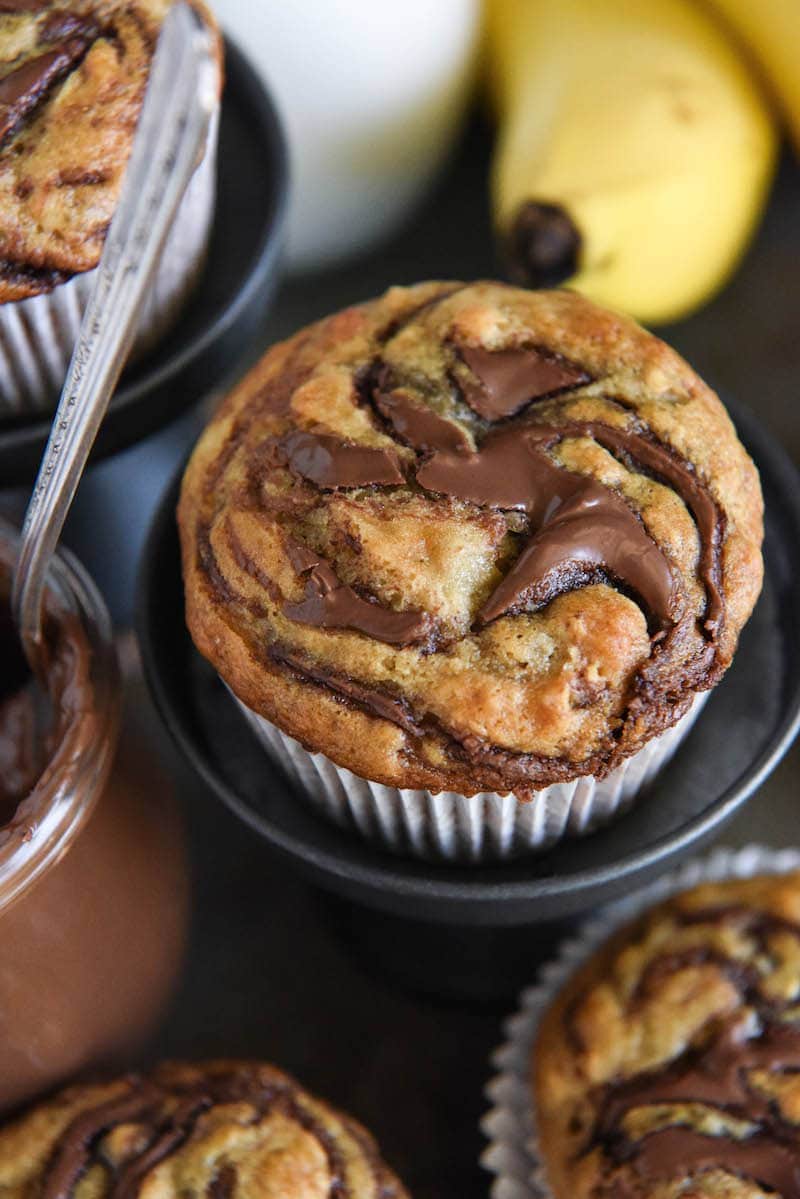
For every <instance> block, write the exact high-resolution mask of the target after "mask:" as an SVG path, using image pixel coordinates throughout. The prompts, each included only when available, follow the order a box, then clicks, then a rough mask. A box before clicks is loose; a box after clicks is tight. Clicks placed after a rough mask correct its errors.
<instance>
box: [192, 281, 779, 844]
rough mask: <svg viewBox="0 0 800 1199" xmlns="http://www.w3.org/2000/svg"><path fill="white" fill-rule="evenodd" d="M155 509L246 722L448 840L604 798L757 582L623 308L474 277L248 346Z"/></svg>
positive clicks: (536, 822)
mask: <svg viewBox="0 0 800 1199" xmlns="http://www.w3.org/2000/svg"><path fill="white" fill-rule="evenodd" d="M179 522H180V528H181V539H182V547H183V568H184V577H185V585H186V610H187V619H188V623H189V627H190V629H191V632H192V635H193V638H194V640H195V643H196V645H197V646H198V648H199V649H200V651H201V652H202V653H203V654H204V655H205V656H206V657H207V658H208V659H209V661H210V662H211V663H212V664H213V665H214V667H215V668H216V669H217V671H218V672H219V673H220V675H221V676H222V678H223V679H224V680H225V682H226V683H227V685H228V686H229V688H230V689H231V690H232V691H233V693H234V694H235V695H236V696H237V697H238V699H239V700H240V701H241V703H242V704H243V705H244V706H245V707H246V709H247V711H248V712H249V713H250V718H251V719H252V721H253V723H254V725H255V726H256V727H257V729H258V731H259V732H260V734H261V736H262V737H263V739H264V741H265V743H266V744H268V745H269V746H271V747H272V749H273V750H274V752H275V755H276V756H277V757H278V758H279V760H282V761H284V762H285V763H286V764H287V765H288V766H289V767H290V768H291V769H293V770H294V772H295V774H296V775H297V776H298V777H299V778H300V779H301V780H302V781H303V783H304V784H305V789H306V791H307V792H308V793H309V794H310V795H311V797H312V799H316V800H317V802H319V803H321V804H324V805H325V806H326V809H327V810H329V811H331V812H332V814H334V815H336V816H337V817H338V818H339V819H341V820H348V819H349V820H351V821H352V820H354V821H355V822H356V823H357V824H358V826H359V827H360V828H361V829H362V830H363V831H364V832H366V833H368V834H370V835H373V836H377V837H380V838H381V839H382V840H383V841H384V842H385V843H387V844H389V845H391V846H395V847H398V846H399V847H403V848H406V849H411V850H413V851H415V852H420V853H426V854H442V855H444V856H448V857H468V858H470V857H471V858H476V857H484V856H493V855H494V856H496V855H505V854H507V853H511V852H516V851H518V850H520V849H522V848H527V847H529V846H541V845H544V844H547V843H550V842H552V841H553V840H554V839H555V838H556V837H558V836H560V835H561V834H562V833H563V832H564V831H565V830H566V829H567V828H568V827H573V828H585V827H588V826H590V825H592V824H593V823H596V822H597V820H599V819H601V818H603V817H608V816H609V815H610V814H612V813H613V812H614V811H615V810H618V808H619V806H620V805H621V804H622V803H624V802H627V801H628V800H629V799H630V798H631V796H632V795H633V794H634V793H635V791H636V790H637V789H638V788H640V787H641V785H642V784H643V782H644V781H646V779H647V778H648V777H650V775H651V774H652V773H653V771H654V770H655V769H656V768H657V767H658V766H659V765H660V764H661V763H662V762H663V761H664V760H665V758H666V755H667V754H668V753H669V752H670V751H671V750H672V749H673V748H674V746H675V744H676V741H677V739H678V738H679V737H680V736H682V735H683V734H684V733H685V731H686V729H687V728H688V724H689V723H690V721H691V719H692V718H693V716H694V715H695V714H696V712H697V708H698V697H701V696H702V693H704V692H706V691H707V690H708V689H709V688H711V687H713V686H714V684H715V683H716V682H717V681H718V680H719V679H720V678H721V676H722V675H723V673H724V672H725V670H726V668H727V667H728V665H729V663H730V661H731V658H732V656H733V653H734V650H735V648H736V644H737V639H738V637H739V633H740V631H741V628H742V626H743V625H744V623H745V621H746V620H747V618H748V616H749V615H750V612H751V610H752V607H753V604H754V602H755V600H756V597H757V596H758V593H759V589H760V586H761V575H762V564H761V552H760V545H761V538H762V500H761V492H760V487H759V481H758V475H757V472H756V470H755V468H754V466H753V464H752V462H751V461H750V459H749V457H748V456H747V454H746V453H745V451H744V449H743V448H742V446H741V445H740V443H739V441H738V440H737V438H736V434H735V431H734V429H733V427H732V425H731V422H730V420H729V419H728V417H727V415H726V413H725V411H724V409H723V407H722V405H721V404H720V402H719V400H718V399H717V397H716V396H715V395H714V393H713V392H711V391H710V390H709V388H708V387H706V386H705V385H704V384H703V383H702V382H701V380H700V379H698V377H697V376H696V375H695V374H694V372H693V371H692V370H691V369H690V368H689V367H688V366H687V365H686V363H685V362H683V361H682V360H681V359H680V358H679V357H678V356H677V354H675V353H674V352H673V351H672V350H670V349H669V348H668V347H667V346H666V345H664V343H663V342H661V341H659V340H658V339H657V338H655V337H653V336H652V335H650V334H649V333H646V332H645V331H644V330H643V329H641V328H639V327H638V326H637V325H635V324H634V323H633V322H632V321H630V320H628V319H626V318H624V317H622V316H617V315H614V314H612V313H609V312H606V311H604V310H603V309H600V308H597V307H596V306H594V305H593V304H591V303H590V302H588V301H587V300H585V299H583V298H581V297H580V296H578V295H574V294H571V293H569V292H529V291H521V290H516V289H514V288H510V287H505V286H503V285H501V284H496V283H477V284H473V285H462V284H455V283H430V284H423V285H420V286H418V287H412V288H393V289H391V290H390V291H389V292H387V293H386V295H384V296H383V297H381V298H380V299H378V300H375V301H373V302H371V303H366V304H363V305H360V306H358V307H354V308H350V309H347V310H345V311H344V312H340V313H339V314H337V315H335V316H332V317H330V318H329V319H327V320H323V321H321V322H320V323H319V324H317V325H314V326H311V327H310V328H308V329H305V330H303V331H301V332H300V333H298V334H297V335H296V336H295V337H294V338H292V339H291V340H289V341H287V342H285V343H283V344H281V345H278V346H275V347H274V348H273V349H272V350H271V351H270V352H269V353H268V354H267V355H266V356H265V357H264V358H263V359H262V361H261V363H260V364H259V365H258V366H257V367H256V368H255V369H254V370H253V371H252V373H251V374H250V375H249V376H248V377H247V378H246V379H245V381H244V382H243V383H242V384H241V385H240V386H239V387H238V389H237V390H236V391H234V393H233V394H232V395H231V396H229V397H228V399H227V400H226V401H225V402H224V403H223V405H222V407H221V408H220V410H219V411H218V413H217V414H216V416H215V418H214V419H213V420H212V422H211V424H210V425H209V427H208V428H207V430H206V432H205V434H204V435H203V437H202V438H201V440H200V442H199V444H198V446H197V448H196V449H195V452H194V454H193V457H192V460H191V462H190V464H189V467H188V469H187V472H186V475H185V478H184V483H183V489H182V495H181V502H180V509H179ZM303 747H304V748H303ZM323 755H324V756H323ZM332 763H333V764H334V765H331V764H332ZM432 796H433V797H434V798H433V799H432V798H431V797H432ZM501 796H506V799H504V800H501V798H500V797H501ZM470 797H477V798H476V799H475V801H474V802H470ZM515 797H516V798H515ZM519 800H532V802H531V803H530V804H528V805H525V804H521V803H519V802H518V801H519Z"/></svg>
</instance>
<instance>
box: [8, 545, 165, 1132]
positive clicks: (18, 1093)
mask: <svg viewBox="0 0 800 1199" xmlns="http://www.w3.org/2000/svg"><path fill="white" fill-rule="evenodd" d="M17 546H18V539H17V537H16V535H15V534H13V533H11V532H10V531H9V529H8V527H7V526H5V525H3V526H0V570H2V572H3V575H4V577H5V579H6V581H7V580H8V578H9V576H10V571H11V568H12V565H13V561H14V558H15V556H16V551H17ZM47 610H48V619H49V621H50V622H52V623H51V627H52V628H53V629H57V631H58V634H59V637H61V636H62V635H64V636H67V637H69V638H70V641H69V642H68V645H69V650H70V653H69V654H68V655H67V666H68V669H64V668H63V663H62V667H61V668H60V669H61V674H60V677H59V680H58V687H59V695H60V697H61V699H60V701H59V702H60V703H61V704H62V708H61V709H60V710H61V713H62V716H63V714H64V713H67V715H66V716H65V717H64V719H63V721H60V722H59V724H58V725H57V732H56V733H55V735H52V736H51V739H50V741H49V743H48V754H47V761H48V764H47V766H46V767H45V769H44V772H43V773H42V774H41V777H40V778H39V781H38V782H37V783H36V785H35V786H34V788H33V790H32V791H31V792H30V794H28V795H27V796H26V797H25V798H24V799H23V800H22V801H21V802H20V803H18V805H17V807H16V810H15V812H14V814H13V816H12V817H11V819H10V821H8V822H7V823H6V824H5V825H4V827H3V828H2V829H0V945H2V953H0V1111H3V1110H8V1109H10V1108H12V1107H14V1106H16V1105H18V1104H20V1103H22V1102H24V1101H25V1100H27V1099H29V1098H32V1097H33V1096H34V1095H35V1094H38V1093H40V1092H42V1091H44V1090H47V1089H48V1088H50V1087H53V1086H55V1085H56V1084H58V1083H60V1082H62V1081H64V1080H66V1079H67V1078H70V1077H72V1076H74V1075H76V1074H79V1073H81V1072H83V1071H85V1070H88V1069H90V1068H91V1069H94V1068H96V1067H101V1066H109V1067H111V1066H115V1065H117V1064H118V1063H119V1062H120V1061H122V1060H124V1058H125V1056H126V1055H127V1054H128V1053H129V1052H130V1051H131V1050H132V1049H133V1048H134V1047H135V1046H136V1045H137V1044H138V1043H140V1042H141V1041H143V1040H144V1039H145V1038H146V1036H147V1035H148V1033H149V1032H150V1031H151V1030H152V1029H153V1027H154V1025H155V1023H156V1021H157V1019H158V1017H159V1016H160V1014H161V1012H162V1009H163V1006H164V1004H165V1003H166V1001H167V1000H168V998H169V996H170V993H171V990H172V987H173V984H174V982H175V980H176V977H177V974H178V971H179V969H180V965H181V962H182V956H183V947H184V939H185V930H186V920H187V910H188V884H187V878H188V872H187V867H186V856H185V847H184V839H183V827H182V822H181V820H180V817H179V813H178V809H177V804H176V797H175V795H174V793H173V791H172V789H171V787H170V785H169V783H168V782H167V781H166V780H165V779H164V778H163V776H162V775H161V773H160V771H159V770H158V768H157V766H156V764H155V763H154V762H153V760H152V758H151V757H149V755H148V754H147V753H146V752H144V753H143V752H142V750H141V748H140V747H138V748H137V747H136V746H134V745H131V744H126V737H125V736H123V741H122V745H121V746H119V745H118V742H119V730H120V715H121V707H122V688H121V683H120V676H119V670H118V665H117V657H116V652H115V648H114V642H113V639H112V629H111V624H110V620H109V617H108V613H107V611H106V608H105V605H104V603H103V600H102V598H101V597H100V595H99V593H98V592H97V590H96V588H95V586H94V584H93V583H92V581H91V579H90V578H89V577H88V575H87V574H86V573H85V572H84V570H83V569H82V568H81V567H80V565H79V564H78V563H77V562H76V561H75V560H74V559H72V558H71V557H69V556H68V555H61V556H59V558H58V559H57V560H56V561H54V563H53V566H52V569H51V573H50V578H49V580H48V595H47ZM73 642H74V645H73ZM73 650H74V651H75V652H73ZM87 651H88V652H87Z"/></svg>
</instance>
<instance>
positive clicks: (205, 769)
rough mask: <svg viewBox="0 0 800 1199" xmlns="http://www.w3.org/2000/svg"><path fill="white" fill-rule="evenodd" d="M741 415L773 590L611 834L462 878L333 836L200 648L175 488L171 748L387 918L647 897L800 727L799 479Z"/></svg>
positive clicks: (164, 707)
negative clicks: (667, 759) (189, 621)
mask: <svg viewBox="0 0 800 1199" xmlns="http://www.w3.org/2000/svg"><path fill="white" fill-rule="evenodd" d="M733 416H734V419H735V421H736V424H737V427H738V429H739V432H740V435H741V437H742V440H743V441H744V442H745V444H746V445H747V447H748V449H749V450H750V452H751V453H752V455H753V457H754V459H755V461H756V463H757V464H758V466H759V468H760V470H761V475H762V481H763V486H764V492H765V499H766V511H767V535H766V544H765V560H766V578H765V585H764V591H763V594H762V596H761V599H760V600H759V603H758V605H757V608H756V611H755V613H754V615H753V617H752V619H751V621H750V622H749V624H748V625H747V627H746V629H745V631H744V634H743V637H742V641H741V645H740V648H739V651H738V653H737V656H736V660H735V662H734V664H733V666H732V667H731V669H730V671H729V673H728V675H727V676H726V678H725V679H724V680H723V682H722V683H721V684H720V686H719V687H718V688H717V689H716V690H715V692H714V694H713V695H712V696H711V698H710V700H709V702H708V704H707V706H706V708H705V710H704V711H703V713H702V715H701V717H700V718H699V720H698V722H697V725H696V726H695V728H694V729H693V730H692V732H691V733H690V735H689V737H688V738H687V740H686V741H685V742H684V743H683V744H682V746H681V747H680V749H679V751H678V753H677V754H676V757H675V759H674V760H673V761H672V763H670V765H669V766H668V767H667V768H666V769H665V770H664V772H663V773H662V774H661V776H660V777H659V778H658V779H657V781H656V783H655V784H654V786H653V787H652V788H651V790H650V791H649V793H648V794H647V796H646V797H643V798H642V799H641V801H640V802H639V803H638V804H637V805H636V806H635V807H634V808H633V810H632V811H631V812H629V813H628V814H627V815H625V816H623V817H621V818H620V819H619V820H617V821H615V822H614V823H613V824H612V825H610V826H609V827H608V828H606V829H604V830H602V831H600V832H597V833H594V834H592V835H590V836H587V837H584V838H581V839H574V840H569V841H564V842H562V843H561V844H559V845H558V846H557V847H555V848H554V849H551V850H549V851H548V852H546V853H543V854H541V855H539V856H535V855H534V856H530V857H527V858H523V859H521V860H518V861H515V862H514V863H512V864H506V865H501V866H483V865H482V866H473V867H458V868H456V867H450V866H441V865H426V864H424V863H420V862H417V861H412V860H404V859H401V858H397V857H394V856H389V855H388V854H386V853H384V852H382V851H380V850H378V849H376V848H373V847H372V846H370V845H368V844H366V843H365V842H363V841H362V840H360V838H359V837H358V836H357V835H355V834H352V835H351V834H347V833H345V832H342V831H340V830H338V829H337V828H334V827H332V826H330V825H328V824H327V823H326V822H325V821H324V820H323V819H322V818H320V817H319V816H317V815H316V814H315V813H314V812H313V811H312V810H311V809H310V808H309V807H308V806H307V805H306V803H305V802H304V801H303V800H302V799H301V798H300V797H298V796H296V795H295V794H293V792H292V790H291V788H290V786H289V784H288V783H287V781H286V780H285V778H284V777H283V775H282V774H281V772H280V771H279V770H276V769H275V767H274V766H273V765H272V764H271V762H270V760H269V759H268V758H267V756H266V755H265V753H264V751H263V750H262V749H261V748H260V746H259V745H258V743H257V742H256V741H255V739H254V737H253V735H252V734H251V732H250V731H249V729H248V728H247V725H246V724H245V722H244V719H243V718H242V716H241V715H240V714H239V712H238V711H237V710H236V708H235V706H234V704H233V703H232V702H231V700H230V698H229V697H228V695H227V693H226V691H225V689H224V687H223V685H222V683H221V682H220V681H219V679H218V678H217V676H216V675H215V673H214V671H213V670H212V669H211V668H210V667H209V666H208V665H207V664H206V663H205V662H204V660H203V659H202V658H201V657H200V656H199V654H197V652H196V651H195V650H194V648H193V646H192V643H191V641H190V638H189V635H188V633H187V631H186V627H185V623H184V617H183V587H182V582H181V574H180V563H179V554H178V537H177V530H176V526H175V519H174V510H175V504H176V498H177V487H178V481H177V480H176V481H175V482H174V483H173V485H172V487H171V488H170V489H169V491H168V493H167V494H166V496H165V497H164V500H163V502H162V505H161V508H160V511H159V513H158V517H157V519H156V522H155V524H154V527H153V529H152V532H151V536H150V542H149V547H148V552H147V553H146V555H145V566H144V570H143V574H142V578H141V590H140V596H139V617H138V620H139V635H140V639H141V643H142V650H143V656H144V661H145V669H146V672H147V675H148V679H149V683H150V686H151V689H152V692H153V695H154V697H155V700H156V703H157V705H158V707H159V709H160V711H161V714H162V716H163V718H164V721H165V723H166V725H167V727H168V728H169V730H170V732H171V734H172V736H173V738H174V740H175V741H176V742H177V744H178V746H179V747H180V748H181V750H182V751H183V753H184V754H185V755H186V757H187V758H188V759H189V760H190V762H191V763H192V765H193V767H194V768H195V770H196V771H197V773H198V774H199V775H200V777H201V778H202V779H203V780H204V781H205V782H206V783H207V784H208V786H209V787H210V788H211V789H212V790H213V791H214V792H215V793H216V794H217V795H218V796H219V797H220V798H221V799H222V800H223V801H224V802H225V803H226V804H227V805H228V806H229V807H230V808H232V809H233V811H235V812H236V813H237V814H238V815H239V816H240V817H241V818H242V819H243V820H244V821H246V822H247V824H249V825H250V826H251V827H252V828H253V829H255V830H256V831H257V832H258V833H260V834H261V836H262V837H264V838H265V839H266V841H267V842H268V843H269V844H270V845H271V846H272V847H274V848H275V849H276V850H278V851H280V852H281V853H282V854H284V855H287V856H288V857H290V858H291V859H293V861H294V864H295V866H296V867H297V869H299V870H300V871H302V872H303V874H304V875H305V876H306V877H308V878H309V879H310V880H312V881H314V882H316V883H317V884H319V885H321V886H323V887H325V888H327V889H330V890H332V891H334V892H336V893H338V894H339V895H341V896H344V897H345V898H347V899H350V900H354V901H356V902H359V903H361V904H365V905H367V906H368V907H370V908H373V909H377V910H378V911H382V912H389V913H392V914H394V915H399V916H404V917H407V918H410V919H412V920H420V921H434V922H445V923H449V924H464V925H473V926H474V925H487V926H495V927H499V926H503V925H514V924H522V923H527V924H534V923H544V922H553V921H555V920H559V919H563V918H567V917H570V916H575V915H577V914H580V913H582V912H585V911H587V910H589V909H590V908H591V907H593V906H595V905H597V904H600V903H604V902H607V901H609V900H611V899H613V898H615V897H617V896H619V895H621V894H623V893H627V892H628V891H630V890H631V889H632V888H634V887H636V886H640V885H641V884H643V883H644V882H645V881H646V880H647V879H649V878H650V877H652V876H654V875H655V874H657V873H659V872H661V871H663V870H664V869H666V868H667V867H668V866H672V865H674V864H675V863H676V862H678V861H679V860H680V859H681V858H683V857H685V856H686V855H687V854H688V853H690V852H691V851H693V850H696V849H697V848H699V847H700V846H701V845H703V844H704V843H705V842H707V841H709V840H710V839H711V837H712V836H714V835H715V834H716V833H718V832H719V830H720V828H721V826H722V825H723V824H724V823H725V822H726V821H727V820H728V819H729V818H730V817H731V816H732V815H733V814H734V813H735V812H736V811H737V809H738V808H740V807H741V805H742V804H744V803H745V801H746V800H747V799H748V797H749V796H750V795H752V794H753V792H754V791H755V790H756V788H757V787H758V786H759V784H760V783H761V782H762V781H763V780H764V779H765V778H766V777H767V775H768V774H769V773H770V771H771V770H772V769H773V768H774V766H775V765H776V764H777V762H778V761H779V760H780V758H781V757H782V755H783V754H784V753H785V751H786V749H787V748H788V747H789V745H790V743H791V741H792V739H793V737H794V735H795V733H796V732H797V729H798V725H799V724H800V628H799V627H798V624H799V622H798V613H800V486H798V484H799V483H800V479H798V474H797V472H796V470H795V468H794V466H793V465H792V463H791V462H790V461H789V459H788V458H787V457H786V455H785V454H784V452H783V451H782V450H781V449H780V447H779V446H778V445H777V444H776V443H775V441H774V440H772V438H771V437H769V435H767V434H766V433H765V432H764V430H763V428H762V426H761V425H760V424H759V422H758V421H757V420H756V419H755V418H754V417H753V416H752V415H750V414H749V413H748V412H747V411H746V410H745V409H743V408H741V409H740V408H738V407H736V408H734V409H733Z"/></svg>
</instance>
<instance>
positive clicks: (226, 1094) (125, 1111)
mask: <svg viewBox="0 0 800 1199" xmlns="http://www.w3.org/2000/svg"><path fill="white" fill-rule="evenodd" d="M0 1194H2V1195H3V1197H4V1199H29V1197H30V1196H32V1195H37V1196H39V1197H40V1199H69V1197H70V1196H74V1197H75V1199H103V1197H104V1196H113V1197H114V1199H131V1197H132V1196H135V1195H139V1194H142V1195H150V1196H158V1197H159V1199H190V1197H192V1199H200V1197H203V1199H267V1197H269V1199H273V1197H274V1199H331V1197H333V1196H336V1199H407V1196H406V1192H405V1190H404V1189H403V1187H402V1185H401V1184H400V1182H399V1181H398V1180H397V1178H395V1176H394V1174H393V1173H392V1172H391V1171H390V1170H389V1169H388V1167H387V1166H385V1165H384V1163H383V1161H382V1160H381V1158H380V1156H379V1153H378V1150H377V1147H376V1145H375V1143H374V1141H373V1140H372V1138H371V1137H370V1135H369V1134H368V1133H367V1132H365V1130H364V1129H363V1128H362V1127H361V1126H360V1125H359V1124H357V1123H356V1122H355V1121H354V1120H352V1119H351V1118H350V1117H348V1116H344V1115H341V1114H340V1113H338V1112H336V1111H335V1110H334V1109H333V1108H331V1107H329V1106H328V1105H327V1104H325V1103H323V1102H321V1101H320V1100H318V1099H315V1098H313V1096H311V1095H309V1094H308V1093H307V1092H306V1091H304V1090H302V1088H301V1087H299V1086H298V1085H297V1083H296V1082H295V1081H294V1080H293V1079H291V1078H289V1077H288V1075H286V1074H283V1073H281V1071H279V1070H277V1069H275V1068H274V1067H273V1066H268V1065H265V1064H263V1063H258V1062H226V1061H219V1062H208V1063H204V1064H200V1065H188V1064H178V1063H167V1064H165V1065H161V1066H159V1067H157V1068H156V1069H155V1070H153V1071H152V1073H150V1074H147V1075H144V1076H142V1075H128V1076H127V1077H125V1078H120V1079H118V1080H117V1081H114V1082H110V1083H98V1084H96V1085H86V1086H74V1087H70V1088H69V1089H68V1090H65V1091H62V1092H61V1093H60V1094H59V1095H56V1096H55V1097H54V1098H52V1099H50V1100H47V1101H46V1102H44V1103H42V1104H40V1105H39V1106H37V1107H34V1108H32V1109H31V1110H30V1111H29V1112H27V1113H26V1114H24V1115H22V1116H21V1117H20V1118H19V1119H17V1120H16V1121H14V1122H13V1123H11V1124H9V1125H7V1126H6V1127H5V1128H2V1129H0Z"/></svg>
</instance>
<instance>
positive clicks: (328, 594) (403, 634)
mask: <svg viewBox="0 0 800 1199" xmlns="http://www.w3.org/2000/svg"><path fill="white" fill-rule="evenodd" d="M286 548H287V553H288V555H289V560H290V562H291V563H292V566H293V567H294V569H295V570H296V571H297V573H298V574H299V575H301V576H303V577H305V579H306V595H305V599H303V600H301V601H300V603H297V604H295V603H289V602H284V604H283V609H282V610H283V614H284V616H288V617H289V619H290V620H296V621H297V622H298V623H299V624H311V625H318V626H319V627H320V628H324V629H354V630H355V631H356V632H359V633H365V634H366V635H367V636H368V637H374V638H375V639H376V640H378V641H385V642H387V643H388V644H389V645H413V644H418V643H419V642H424V641H427V640H428V639H429V638H430V636H431V631H432V626H433V622H432V620H431V618H430V617H429V616H428V615H427V613H425V612H419V611H417V610H415V609H409V610H407V611H405V612H396V611H394V610H393V609H392V608H385V607H383V605H382V604H379V603H378V602H377V601H376V600H374V599H362V597H361V596H360V595H359V594H358V593H357V592H356V591H354V590H353V588H352V587H349V586H347V584H346V583H342V582H341V580H340V579H339V577H338V576H337V574H336V572H335V571H334V570H333V568H332V567H331V566H330V565H329V563H327V562H326V561H325V559H324V558H321V557H320V556H319V555H318V554H315V553H314V552H313V551H312V550H310V549H308V547H307V546H304V545H300V543H299V542H294V541H287V543H286Z"/></svg>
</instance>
